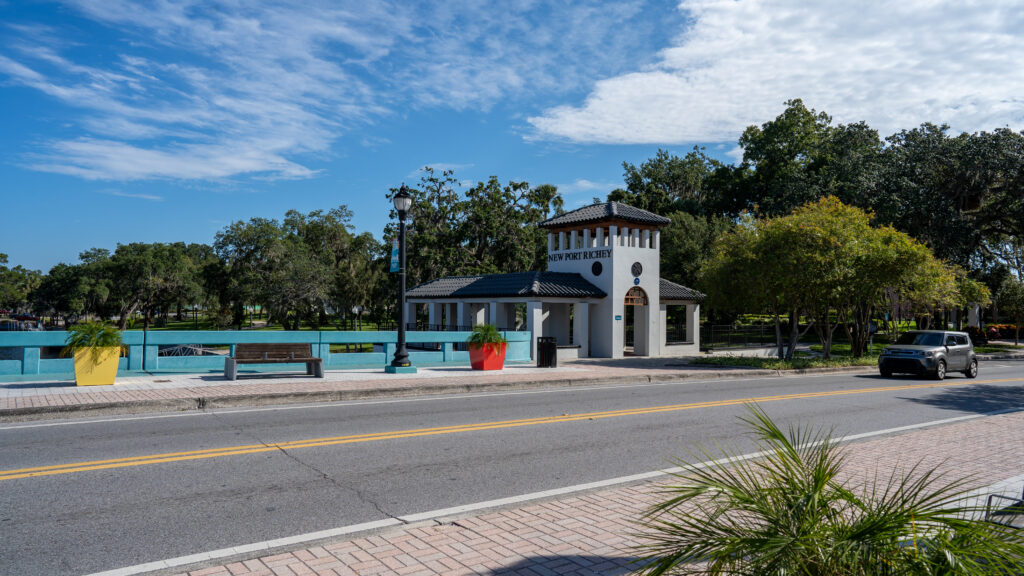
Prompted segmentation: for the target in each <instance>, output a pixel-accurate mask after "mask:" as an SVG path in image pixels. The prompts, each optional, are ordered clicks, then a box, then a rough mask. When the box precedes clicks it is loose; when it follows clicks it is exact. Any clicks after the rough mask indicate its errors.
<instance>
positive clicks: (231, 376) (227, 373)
mask: <svg viewBox="0 0 1024 576" xmlns="http://www.w3.org/2000/svg"><path fill="white" fill-rule="evenodd" d="M293 363H294V364H305V365H306V374H308V375H313V376H316V377H317V378H323V377H324V361H323V358H316V357H315V356H313V346H312V345H311V344H237V345H235V355H234V356H231V357H228V358H225V359H224V377H225V378H227V379H228V380H236V379H238V365H239V364H293Z"/></svg>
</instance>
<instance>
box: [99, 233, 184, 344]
mask: <svg viewBox="0 0 1024 576" xmlns="http://www.w3.org/2000/svg"><path fill="white" fill-rule="evenodd" d="M109 266H110V267H109V271H110V280H111V288H110V299H111V300H112V301H113V302H114V303H115V304H116V306H117V314H118V317H119V320H118V324H119V325H118V328H119V329H120V330H125V329H126V328H127V327H128V319H129V318H130V317H131V316H132V314H134V313H135V312H142V313H143V329H146V330H148V329H149V326H150V324H151V323H152V321H153V315H154V313H155V312H156V311H157V310H158V309H160V308H161V307H165V308H166V306H168V305H169V304H172V303H175V302H178V301H180V300H182V299H186V298H187V296H188V291H189V290H190V289H192V288H193V284H194V282H195V274H196V270H195V266H194V265H193V264H192V261H191V260H190V259H189V257H188V255H187V253H186V247H185V244H184V243H182V242H177V243H174V244H163V243H153V244H145V243H141V242H133V243H130V244H118V246H117V249H116V250H115V251H114V254H113V256H111V257H110V264H109Z"/></svg>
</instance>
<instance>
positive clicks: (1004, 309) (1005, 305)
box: [996, 276, 1024, 344]
mask: <svg viewBox="0 0 1024 576" xmlns="http://www.w3.org/2000/svg"><path fill="white" fill-rule="evenodd" d="M996 302H997V303H998V305H999V312H1000V314H1006V315H1007V316H1009V317H1010V318H1013V323H1014V325H1015V326H1016V330H1015V332H1014V337H1013V343H1014V344H1020V325H1021V322H1022V321H1024V282H1021V281H1020V280H1018V279H1016V278H1014V277H1012V276H1008V277H1007V278H1006V279H1005V280H1003V283H1002V285H1001V286H1000V287H999V292H998V293H997V294H996Z"/></svg>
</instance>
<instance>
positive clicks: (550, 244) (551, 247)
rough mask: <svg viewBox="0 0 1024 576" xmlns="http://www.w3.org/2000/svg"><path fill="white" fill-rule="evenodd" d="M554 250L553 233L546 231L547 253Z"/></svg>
mask: <svg viewBox="0 0 1024 576" xmlns="http://www.w3.org/2000/svg"><path fill="white" fill-rule="evenodd" d="M554 251H555V235H554V234H552V233H551V232H548V254H550V253H552V252H554Z"/></svg>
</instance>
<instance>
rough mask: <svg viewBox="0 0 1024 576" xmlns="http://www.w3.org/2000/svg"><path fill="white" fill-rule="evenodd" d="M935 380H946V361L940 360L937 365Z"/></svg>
mask: <svg viewBox="0 0 1024 576" xmlns="http://www.w3.org/2000/svg"><path fill="white" fill-rule="evenodd" d="M934 376H935V379H936V380H944V379H945V378H946V361H945V360H939V363H938V364H936V365H935V374H934Z"/></svg>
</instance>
